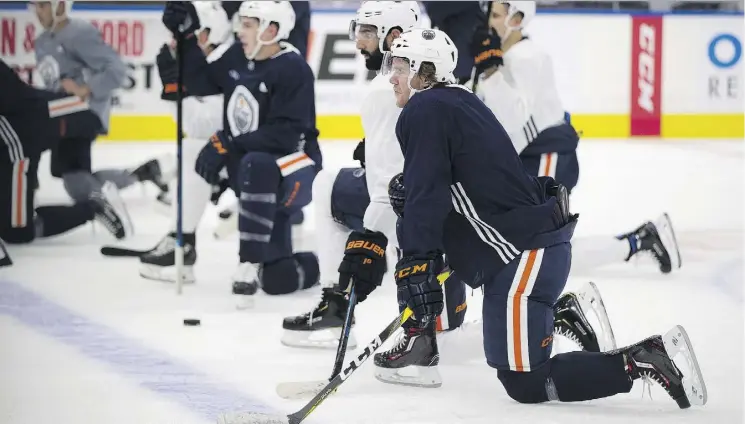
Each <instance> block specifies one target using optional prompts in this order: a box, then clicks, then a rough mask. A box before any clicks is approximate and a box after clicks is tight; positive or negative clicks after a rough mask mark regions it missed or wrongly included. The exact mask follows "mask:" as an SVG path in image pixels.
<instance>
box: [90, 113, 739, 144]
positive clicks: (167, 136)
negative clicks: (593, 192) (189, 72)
mask: <svg viewBox="0 0 745 424" xmlns="http://www.w3.org/2000/svg"><path fill="white" fill-rule="evenodd" d="M572 125H573V126H574V127H575V128H576V129H577V130H579V131H582V138H583V139H588V138H604V139H607V138H628V137H629V135H630V118H629V116H628V115H624V114H604V115H584V114H573V115H572ZM317 126H318V130H319V132H320V134H321V135H320V137H321V139H323V140H359V139H361V138H362V137H363V136H364V135H363V133H362V124H361V123H360V117H359V116H355V115H323V116H319V117H318V120H317ZM110 128H111V131H110V133H109V135H108V136H107V137H102V138H101V139H100V140H101V141H115V142H127V141H161V142H162V141H168V140H175V139H176V124H175V123H174V121H173V118H172V117H171V116H170V115H156V116H144V115H114V116H112V117H111V126H110ZM662 137H663V138H744V137H745V115H743V114H719V115H713V114H710V115H665V116H663V117H662ZM205 141H206V140H205Z"/></svg>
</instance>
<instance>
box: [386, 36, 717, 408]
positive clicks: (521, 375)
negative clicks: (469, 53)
mask: <svg viewBox="0 0 745 424" xmlns="http://www.w3.org/2000/svg"><path fill="white" fill-rule="evenodd" d="M456 60H457V50H456V49H455V47H454V45H453V42H452V41H451V40H450V39H449V37H448V36H447V35H446V34H445V33H443V32H441V31H438V30H430V29H422V30H413V31H410V32H406V33H404V34H402V35H401V37H400V38H399V39H398V40H396V42H395V43H394V44H393V46H392V49H391V52H390V54H388V55H387V57H386V59H384V65H383V69H384V73H387V74H390V75H391V82H392V83H393V87H394V92H395V93H396V105H397V106H398V107H401V108H403V109H402V112H401V115H400V117H399V120H398V123H397V125H396V134H397V136H398V139H399V142H400V144H401V148H402V151H403V153H404V172H403V180H404V184H405V186H406V197H405V199H404V212H403V217H402V218H401V223H400V231H399V244H400V247H401V249H402V250H403V259H401V260H400V261H399V262H398V264H397V265H396V274H395V278H396V284H397V286H398V301H399V305H400V306H408V307H410V308H411V309H412V310H413V311H414V315H415V316H416V317H417V321H418V322H419V323H420V326H421V327H422V328H423V331H422V332H421V333H419V335H418V337H417V338H416V339H414V340H412V341H411V342H410V344H411V345H412V347H411V348H410V349H409V351H408V352H407V353H408V354H407V355H406V356H407V359H408V365H410V366H416V367H419V368H425V369H426V368H432V367H436V365H437V361H438V359H439V358H438V355H437V350H436V343H437V342H436V340H435V337H434V331H433V328H432V326H431V322H432V321H433V320H434V317H436V316H437V315H438V314H439V313H441V312H442V309H443V300H442V299H443V294H442V289H441V287H440V285H439V283H438V281H437V278H436V276H437V273H438V272H439V270H440V269H441V268H442V254H443V253H444V254H446V255H447V256H448V261H449V264H450V266H451V267H452V268H453V269H454V270H455V271H457V272H458V273H459V274H460V276H461V278H462V279H463V280H464V281H466V282H468V283H469V285H471V286H472V287H483V290H484V306H483V313H482V314H483V321H484V324H483V333H484V352H485V354H486V360H487V363H488V364H489V365H490V366H492V367H494V368H496V369H497V370H498V371H497V376H498V378H499V380H500V381H501V382H502V385H503V386H504V388H505V390H506V392H507V394H508V395H509V396H510V397H511V398H513V399H515V400H516V401H518V402H521V403H541V402H547V401H563V402H572V401H582V400H590V399H598V398H604V397H608V396H612V395H614V394H618V393H626V392H629V391H630V390H631V387H632V384H633V381H634V380H636V379H640V378H642V377H646V378H650V379H652V380H654V381H656V382H657V383H659V384H660V385H661V386H662V387H663V388H664V389H665V390H666V391H667V393H668V394H669V395H670V396H671V398H672V399H673V400H675V401H676V403H677V404H678V406H679V407H681V408H687V407H689V406H690V405H691V403H697V404H703V403H705V402H706V396H705V387H704V385H703V378H702V376H701V373H700V370H699V368H698V366H697V363H696V360H695V355H694V354H693V348H692V345H691V343H690V341H689V340H688V337H687V336H686V335H685V331H684V330H683V329H682V327H680V326H677V327H675V328H674V329H673V330H672V331H671V332H668V333H667V334H666V335H665V337H664V338H663V337H662V336H652V337H649V338H647V339H645V340H642V341H640V342H638V343H636V344H633V345H631V346H627V347H624V348H620V349H616V350H612V351H609V352H570V353H564V354H558V355H556V356H554V357H551V356H550V354H551V347H552V333H553V325H552V324H553V322H554V317H553V315H554V311H553V305H554V304H555V303H556V301H557V299H558V298H559V294H560V293H561V291H562V290H563V289H564V286H565V285H566V281H567V276H568V274H569V268H570V263H571V245H570V240H571V237H572V234H573V232H574V228H575V226H576V223H577V215H571V214H570V212H569V210H568V207H567V199H566V198H567V195H566V189H565V188H564V187H563V186H561V185H558V184H556V183H555V180H554V179H553V178H550V177H533V176H530V175H529V174H528V173H527V172H526V171H525V170H524V168H523V166H522V164H521V162H520V159H519V157H518V155H517V152H516V151H515V149H514V147H513V146H512V142H511V141H510V138H509V136H508V135H507V133H506V132H505V130H504V128H503V127H502V125H501V124H500V123H499V122H498V121H497V119H496V118H495V117H494V114H493V113H492V112H491V111H490V110H489V109H488V108H487V107H486V106H485V105H484V104H483V103H482V102H481V101H480V100H479V99H478V97H476V95H474V94H473V93H472V92H470V91H469V90H468V89H466V88H464V87H462V86H457V85H454V84H453V82H454V81H455V78H454V76H453V74H452V72H453V70H454V69H455V63H456ZM412 93H414V94H413V95H412ZM676 353H678V354H682V355H683V356H684V357H685V359H686V360H687V361H688V365H689V368H690V369H689V370H688V373H689V374H687V375H684V374H683V373H682V372H681V371H680V370H679V369H678V368H677V367H676V365H675V364H674V363H673V361H672V359H671V355H675V354H676ZM400 356H401V355H398V356H391V357H385V356H384V355H383V356H382V357H376V360H375V362H376V366H377V367H378V368H389V369H391V368H394V367H395V368H403V367H405V366H406V365H407V364H403V363H401V361H399V357H400ZM690 365H693V366H690ZM389 382H391V383H398V381H397V380H396V379H395V378H392V379H390V380H389ZM693 393H696V394H697V395H696V396H693ZM700 394H703V395H702V396H701V397H699V395H700Z"/></svg>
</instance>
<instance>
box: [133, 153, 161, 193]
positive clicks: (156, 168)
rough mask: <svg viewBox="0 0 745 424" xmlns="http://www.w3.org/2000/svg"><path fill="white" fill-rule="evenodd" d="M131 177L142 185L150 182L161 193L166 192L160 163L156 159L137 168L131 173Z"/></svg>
mask: <svg viewBox="0 0 745 424" xmlns="http://www.w3.org/2000/svg"><path fill="white" fill-rule="evenodd" d="M132 176H134V177H135V178H137V181H139V182H141V183H144V182H145V181H150V182H152V183H153V184H155V186H156V187H158V189H160V191H161V193H167V192H168V183H167V182H166V181H165V179H164V178H163V172H162V171H161V169H160V162H158V160H157V159H151V160H149V161H147V162H145V163H143V164H142V165H140V166H138V167H137V168H135V169H134V170H133V171H132Z"/></svg>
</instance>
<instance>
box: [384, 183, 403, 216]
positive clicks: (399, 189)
mask: <svg viewBox="0 0 745 424" xmlns="http://www.w3.org/2000/svg"><path fill="white" fill-rule="evenodd" d="M388 199H389V200H390V202H391V207H392V208H393V212H395V213H396V216H397V217H399V218H402V217H403V216H404V204H405V202H406V187H404V174H403V173H399V174H397V175H396V176H394V177H393V178H391V181H390V182H389V183H388Z"/></svg>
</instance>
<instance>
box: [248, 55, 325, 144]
mask: <svg viewBox="0 0 745 424" xmlns="http://www.w3.org/2000/svg"><path fill="white" fill-rule="evenodd" d="M287 54H292V55H296V53H287ZM296 56H297V55H296ZM295 59H296V60H292V61H288V63H286V64H285V65H286V66H280V67H279V68H278V69H280V71H279V72H278V75H277V78H276V79H275V82H274V83H273V84H272V86H271V87H269V110H268V111H267V114H266V119H265V120H264V122H263V124H262V125H260V126H259V128H258V129H257V130H256V131H253V132H249V133H245V134H241V135H239V136H236V137H235V139H234V141H233V142H234V143H236V144H237V145H239V146H240V147H241V148H242V149H243V150H245V151H247V152H250V151H266V152H281V153H292V152H295V151H297V150H298V145H299V143H300V141H301V140H303V139H304V137H310V136H312V137H315V136H316V135H317V134H315V131H316V129H315V126H316V122H315V90H314V87H313V85H314V78H313V71H311V69H310V67H309V66H308V65H307V64H306V63H305V61H304V60H302V59H301V58H300V57H299V56H297V58H295ZM296 65H299V66H296ZM310 133H314V134H310Z"/></svg>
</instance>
